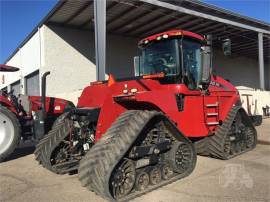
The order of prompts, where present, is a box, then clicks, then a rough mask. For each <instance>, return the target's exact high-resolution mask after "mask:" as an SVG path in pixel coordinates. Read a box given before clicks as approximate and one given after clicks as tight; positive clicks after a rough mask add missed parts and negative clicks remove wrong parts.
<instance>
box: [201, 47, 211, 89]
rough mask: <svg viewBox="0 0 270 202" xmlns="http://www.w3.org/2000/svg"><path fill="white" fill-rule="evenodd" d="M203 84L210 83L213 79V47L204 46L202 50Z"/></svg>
mask: <svg viewBox="0 0 270 202" xmlns="http://www.w3.org/2000/svg"><path fill="white" fill-rule="evenodd" d="M201 56H202V57H201V67H202V71H201V82H200V83H201V85H204V84H209V83H210V81H211V69H212V62H211V47H210V46H204V47H202V50H201Z"/></svg>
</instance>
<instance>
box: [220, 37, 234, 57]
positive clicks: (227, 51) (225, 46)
mask: <svg viewBox="0 0 270 202" xmlns="http://www.w3.org/2000/svg"><path fill="white" fill-rule="evenodd" d="M222 50H223V54H224V55H225V56H229V55H231V54H232V52H231V39H225V40H224V41H223V43H222Z"/></svg>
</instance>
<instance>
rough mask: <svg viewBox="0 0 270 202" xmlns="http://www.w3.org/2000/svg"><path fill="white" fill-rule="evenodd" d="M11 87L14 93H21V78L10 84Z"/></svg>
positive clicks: (16, 94)
mask: <svg viewBox="0 0 270 202" xmlns="http://www.w3.org/2000/svg"><path fill="white" fill-rule="evenodd" d="M10 89H11V91H13V95H15V96H18V95H19V94H20V93H21V88H20V80H18V81H16V82H14V83H12V84H10Z"/></svg>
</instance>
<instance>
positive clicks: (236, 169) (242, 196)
mask: <svg viewBox="0 0 270 202" xmlns="http://www.w3.org/2000/svg"><path fill="white" fill-rule="evenodd" d="M257 130H258V136H259V144H258V146H257V147H256V149H255V150H253V151H251V152H248V153H246V154H243V155H241V156H239V157H236V158H234V159H231V160H229V161H222V160H217V159H211V158H206V157H200V156H199V157H198V162H197V166H196V168H195V171H194V172H193V173H192V174H191V175H190V176H189V177H187V178H185V179H182V180H179V181H177V182H175V183H172V184H170V185H168V186H165V187H163V188H160V189H158V190H156V191H153V192H151V193H149V194H146V195H144V196H142V197H139V198H137V199H135V200H133V201H136V202H139V201H144V202H178V201H270V119H265V120H264V123H263V125H262V126H260V127H258V128H257ZM32 151H33V148H31V147H25V148H20V149H19V150H17V152H16V153H15V154H14V155H13V156H12V157H11V158H10V159H9V160H8V161H6V162H4V163H1V164H0V201H39V202H43V201H44V202H45V201H46V202H48V201H104V200H103V199H102V198H100V197H99V196H97V195H95V194H94V193H92V192H89V191H87V190H86V189H85V188H83V187H81V185H80V182H79V181H78V179H77V175H56V174H53V173H51V172H49V171H47V170H45V169H44V168H42V167H41V166H39V165H38V163H37V162H36V161H35V160H34V155H33V154H32Z"/></svg>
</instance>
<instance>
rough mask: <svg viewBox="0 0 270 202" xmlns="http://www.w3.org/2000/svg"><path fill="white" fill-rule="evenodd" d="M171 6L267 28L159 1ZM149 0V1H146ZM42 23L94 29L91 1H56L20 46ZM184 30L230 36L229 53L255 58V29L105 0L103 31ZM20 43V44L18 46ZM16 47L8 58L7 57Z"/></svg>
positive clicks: (269, 42)
mask: <svg viewBox="0 0 270 202" xmlns="http://www.w3.org/2000/svg"><path fill="white" fill-rule="evenodd" d="M162 1H163V2H167V3H170V4H172V5H176V6H181V7H184V8H189V9H192V10H195V11H199V12H202V13H204V14H211V15H213V16H217V17H222V18H224V19H227V20H231V21H235V22H238V23H239V22H240V23H243V24H246V25H249V26H254V27H255V28H260V29H263V30H265V31H270V24H268V23H265V22H261V21H259V20H256V19H252V18H249V17H245V16H241V15H238V14H236V13H232V12H230V11H227V10H224V9H220V8H217V7H215V6H212V5H209V4H205V3H202V2H199V1H194V0H181V1H179V0H178V1H176V0H169V1H168V0H162ZM150 2H151V1H150ZM43 24H54V25H59V26H65V27H72V28H76V29H86V30H89V29H90V30H91V29H94V9H93V0H87V1H82V0H76V1H75V0H69V1H59V2H58V3H57V4H56V6H55V7H54V8H53V10H52V11H51V12H50V13H49V14H48V15H47V16H46V17H45V18H44V19H43V20H42V21H41V22H40V24H39V25H38V26H37V27H36V29H35V30H33V32H32V33H31V34H30V35H29V36H28V38H27V39H26V40H24V42H23V43H22V44H21V46H22V45H23V44H24V43H26V41H27V40H28V39H29V38H30V37H31V36H32V35H33V34H34V33H35V31H36V30H37V28H38V27H40V26H42V25H43ZM175 28H179V29H185V30H189V31H193V32H196V33H199V34H213V36H214V45H216V46H220V45H221V43H222V40H224V39H226V38H230V39H231V41H232V52H233V54H235V55H246V56H248V57H254V58H257V57H258V47H257V46H258V44H257V38H258V36H257V32H256V31H252V30H249V29H243V28H241V27H237V26H232V25H229V24H225V23H221V22H218V21H215V20H210V19H206V18H201V17H199V16H194V15H190V14H187V13H181V12H178V11H175V10H171V9H168V8H165V7H160V6H158V5H155V4H151V3H145V2H142V1H133V0H107V32H108V33H113V34H120V35H124V36H130V37H136V38H141V37H145V36H148V35H151V34H154V33H158V32H162V31H165V30H169V29H175ZM264 36H265V37H264V55H265V60H268V59H269V55H270V53H269V49H270V35H268V34H264ZM21 46H20V47H21ZM16 52H17V50H16V51H15V52H14V53H13V54H12V55H11V56H10V57H9V58H8V60H9V59H10V58H11V57H12V56H13V55H14V54H15V53H16Z"/></svg>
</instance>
